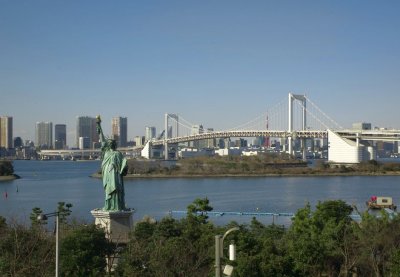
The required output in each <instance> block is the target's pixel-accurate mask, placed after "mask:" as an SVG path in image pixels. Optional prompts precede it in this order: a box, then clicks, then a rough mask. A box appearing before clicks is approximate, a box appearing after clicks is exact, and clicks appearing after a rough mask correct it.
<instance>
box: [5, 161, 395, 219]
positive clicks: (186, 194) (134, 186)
mask: <svg viewBox="0 0 400 277" xmlns="http://www.w3.org/2000/svg"><path fill="white" fill-rule="evenodd" d="M99 168H100V161H33V160H31V161H21V160H17V161H14V170H15V173H16V174H18V175H19V176H20V177H21V179H17V180H13V181H7V182H0V192H1V193H2V196H1V199H0V215H1V216H3V217H6V218H7V220H8V221H17V222H19V223H23V224H25V223H29V215H30V213H31V211H32V208H34V207H39V208H41V209H42V210H43V212H45V213H48V212H53V211H55V209H56V208H57V203H58V202H60V201H62V202H65V203H71V204H72V205H73V207H72V209H71V210H72V214H71V217H72V218H75V219H77V220H78V221H82V222H93V221H94V219H93V217H92V215H91V214H90V211H91V210H92V209H95V208H101V207H102V206H103V204H104V190H103V187H102V181H101V179H97V178H92V177H90V175H91V174H93V173H95V172H97V171H98V170H99ZM372 195H377V196H391V197H393V201H394V202H395V204H399V203H400V176H335V177H325V176H304V177H303V176H302V177H227V178H209V177H204V178H135V179H125V202H126V205H127V206H128V207H130V208H133V209H135V213H134V215H133V219H134V221H137V220H140V219H142V218H143V217H144V216H145V215H148V216H150V217H153V218H155V219H157V220H160V219H161V218H163V217H165V216H168V215H169V211H171V210H181V211H184V210H186V207H187V206H188V205H189V204H190V203H191V202H192V201H193V200H194V199H196V198H205V197H207V198H208V199H209V200H210V205H211V206H212V207H213V208H214V211H221V212H223V211H225V212H226V211H230V212H271V213H272V212H273V213H295V212H296V211H297V210H298V209H299V208H302V207H304V206H305V204H306V203H307V202H309V203H310V204H311V205H312V207H314V206H315V205H316V204H317V203H318V201H325V200H336V199H341V200H344V201H345V202H347V203H348V204H350V205H355V206H357V208H358V209H359V210H360V211H364V210H365V209H366V204H365V202H366V201H367V200H368V199H369V198H370V197H371V196H372ZM178 216H179V215H175V214H174V217H178ZM181 216H182V215H181ZM257 219H258V220H260V221H261V222H263V223H266V224H268V223H271V222H272V220H275V223H278V224H288V223H289V224H290V218H288V217H276V218H272V217H268V216H260V217H257ZM210 220H211V221H213V222H215V223H216V224H226V223H228V222H230V221H232V220H234V221H237V222H239V223H249V222H250V221H251V217H250V216H229V215H224V216H210Z"/></svg>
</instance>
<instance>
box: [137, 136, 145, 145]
mask: <svg viewBox="0 0 400 277" xmlns="http://www.w3.org/2000/svg"><path fill="white" fill-rule="evenodd" d="M144 140H145V137H144V136H136V137H135V145H136V146H143V145H144Z"/></svg>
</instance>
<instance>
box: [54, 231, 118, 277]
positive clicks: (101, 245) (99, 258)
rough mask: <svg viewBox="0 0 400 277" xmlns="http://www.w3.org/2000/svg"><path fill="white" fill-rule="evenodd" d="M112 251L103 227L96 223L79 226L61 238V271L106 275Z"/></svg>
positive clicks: (75, 273)
mask: <svg viewBox="0 0 400 277" xmlns="http://www.w3.org/2000/svg"><path fill="white" fill-rule="evenodd" d="M112 251H113V247H112V244H111V243H110V242H108V241H107V239H106V237H105V233H104V230H103V229H101V228H98V227H96V226H95V225H94V224H92V225H81V226H77V227H76V228H74V229H72V230H70V231H69V232H68V233H67V234H66V235H65V236H64V238H63V239H62V240H61V247H60V272H61V274H62V275H63V276H101V275H105V269H106V257H107V256H110V255H111V253H112Z"/></svg>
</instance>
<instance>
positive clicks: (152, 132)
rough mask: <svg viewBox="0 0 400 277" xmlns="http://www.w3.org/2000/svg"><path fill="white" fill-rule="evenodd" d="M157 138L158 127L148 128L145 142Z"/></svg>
mask: <svg viewBox="0 0 400 277" xmlns="http://www.w3.org/2000/svg"><path fill="white" fill-rule="evenodd" d="M155 137H156V127H153V126H151V127H150V126H146V134H145V141H146V142H147V141H149V140H151V139H153V138H155Z"/></svg>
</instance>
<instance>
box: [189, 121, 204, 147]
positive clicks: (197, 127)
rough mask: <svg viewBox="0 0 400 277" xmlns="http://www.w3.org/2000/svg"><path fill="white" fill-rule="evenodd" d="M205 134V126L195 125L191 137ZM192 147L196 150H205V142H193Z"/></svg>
mask: <svg viewBox="0 0 400 277" xmlns="http://www.w3.org/2000/svg"><path fill="white" fill-rule="evenodd" d="M202 133H204V128H203V125H193V126H192V130H191V133H190V134H191V135H199V134H202ZM191 146H192V147H194V148H204V141H201V142H200V141H199V140H195V141H193V142H192V145H191Z"/></svg>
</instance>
